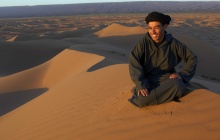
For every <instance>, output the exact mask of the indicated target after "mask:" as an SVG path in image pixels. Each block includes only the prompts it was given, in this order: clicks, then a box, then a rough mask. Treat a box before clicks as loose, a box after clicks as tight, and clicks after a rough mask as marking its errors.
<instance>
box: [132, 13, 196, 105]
mask: <svg viewBox="0 0 220 140" xmlns="http://www.w3.org/2000/svg"><path fill="white" fill-rule="evenodd" d="M145 21H146V23H147V25H148V33H146V34H145V35H144V37H143V38H142V39H140V40H139V41H138V42H137V43H136V44H135V46H134V48H133V50H132V51H131V54H130V57H129V71H130V76H131V79H132V80H133V82H134V83H135V85H136V88H135V90H134V93H133V96H132V98H130V99H129V101H130V102H131V103H132V104H134V105H135V106H137V107H143V106H147V105H155V104H161V103H165V102H170V101H172V100H178V99H179V98H180V97H182V96H183V95H184V94H185V93H186V85H187V84H188V83H189V81H190V80H191V79H192V77H193V76H194V74H195V71H196V65H197V56H196V55H195V54H194V53H193V52H192V51H191V50H190V49H189V48H187V47H186V45H184V44H183V43H181V42H180V41H178V40H177V39H175V38H174V37H172V35H171V34H168V33H167V32H166V28H167V26H168V25H169V23H170V21H171V17H170V16H169V15H164V14H162V13H159V12H152V13H150V14H149V15H148V16H147V17H146V18H145ZM182 60H183V61H184V63H185V66H184V67H183V69H182V70H181V71H180V72H176V70H175V66H177V64H179V63H180V62H181V61H182Z"/></svg>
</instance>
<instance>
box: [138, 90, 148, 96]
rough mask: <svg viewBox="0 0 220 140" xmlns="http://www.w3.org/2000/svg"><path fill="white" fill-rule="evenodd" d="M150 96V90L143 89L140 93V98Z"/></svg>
mask: <svg viewBox="0 0 220 140" xmlns="http://www.w3.org/2000/svg"><path fill="white" fill-rule="evenodd" d="M148 94H149V92H148V89H141V90H139V91H138V96H140V95H142V96H147V95H148Z"/></svg>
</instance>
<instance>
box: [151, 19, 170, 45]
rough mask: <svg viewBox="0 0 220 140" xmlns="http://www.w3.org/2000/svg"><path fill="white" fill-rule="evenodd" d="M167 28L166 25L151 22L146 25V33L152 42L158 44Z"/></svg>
mask: <svg viewBox="0 0 220 140" xmlns="http://www.w3.org/2000/svg"><path fill="white" fill-rule="evenodd" d="M166 28H167V24H165V25H164V26H162V24H161V23H160V22H157V21H152V22H149V23H148V32H149V34H150V36H151V38H152V39H153V41H154V42H156V43H160V42H161V41H163V39H164V33H165V30H166Z"/></svg>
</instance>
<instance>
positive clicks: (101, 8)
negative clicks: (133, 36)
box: [0, 1, 220, 18]
mask: <svg viewBox="0 0 220 140" xmlns="http://www.w3.org/2000/svg"><path fill="white" fill-rule="evenodd" d="M155 10H156V11H161V12H174V13H176V12H220V2H218V1H207V2H204V1H203V2H202V1H195V2H189V1H188V2H187V1H182V2H174V1H166V2H162V1H160V2H158V1H157V2H154V1H146V2H111V3H87V4H66V5H65V4H64V5H37V6H15V7H0V18H13V17H42V16H66V15H87V14H106V13H108V14H113V13H114V14H115V13H148V12H150V11H155Z"/></svg>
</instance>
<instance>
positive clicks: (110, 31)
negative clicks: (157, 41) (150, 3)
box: [95, 23, 147, 37]
mask: <svg viewBox="0 0 220 140" xmlns="http://www.w3.org/2000/svg"><path fill="white" fill-rule="evenodd" d="M146 31H147V29H144V28H142V27H126V26H122V25H120V24H116V23H113V24H112V25H110V26H108V27H107V28H104V29H103V30H101V31H98V32H96V33H95V35H97V36H99V37H107V36H125V35H132V34H144V33H146Z"/></svg>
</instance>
